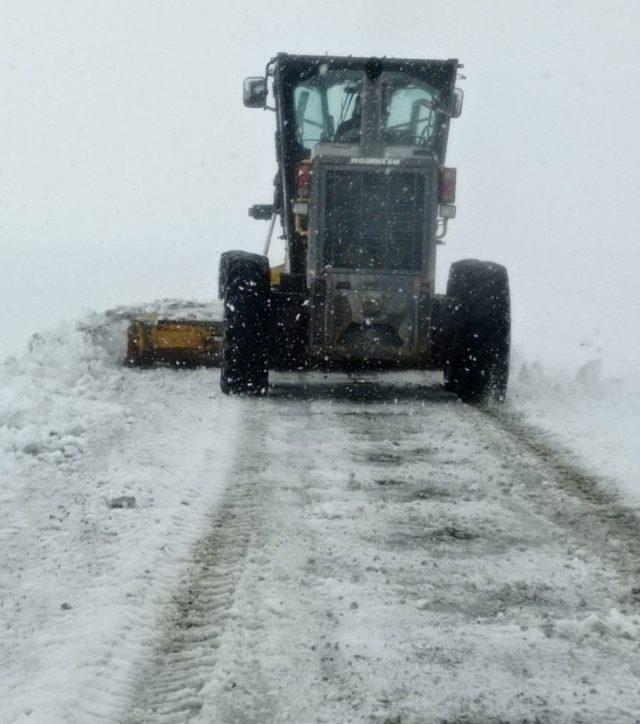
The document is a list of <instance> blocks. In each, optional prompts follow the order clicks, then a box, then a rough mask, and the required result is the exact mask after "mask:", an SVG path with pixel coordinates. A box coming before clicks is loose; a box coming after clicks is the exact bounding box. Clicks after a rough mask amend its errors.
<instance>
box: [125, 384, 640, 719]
mask: <svg viewBox="0 0 640 724" xmlns="http://www.w3.org/2000/svg"><path fill="white" fill-rule="evenodd" d="M405 379H406V378H405ZM303 380H304V378H300V379H299V380H296V381H293V380H292V378H291V377H288V378H282V382H281V383H280V384H278V383H276V386H275V388H274V391H273V393H274V394H273V396H272V398H271V399H269V400H265V401H259V402H257V403H256V402H255V401H253V402H246V403H244V402H243V403H239V404H241V405H242V408H243V409H242V412H241V415H242V418H243V419H242V422H241V429H240V430H239V437H238V443H239V444H238V446H237V449H236V450H235V453H234V462H233V467H232V468H231V470H230V474H229V480H228V487H227V495H226V497H225V499H224V501H223V503H222V505H221V507H219V508H218V509H217V510H216V511H215V512H214V513H213V514H212V516H211V522H210V525H209V529H208V531H207V532H206V533H205V535H204V537H203V538H202V539H201V540H200V542H199V543H198V545H197V546H196V547H195V549H194V553H193V556H192V560H191V563H190V565H189V566H188V567H187V569H186V570H185V571H184V573H183V575H182V578H181V581H180V584H179V585H178V586H177V589H176V590H177V591H178V594H177V597H176V601H175V603H174V604H172V605H170V606H169V607H168V609H167V611H166V612H165V616H164V624H163V626H162V627H161V629H160V631H159V636H158V640H157V641H156V643H155V645H154V647H153V653H152V654H150V655H149V656H148V657H147V658H145V659H143V661H142V662H141V669H140V673H139V677H140V678H139V679H136V681H137V682H138V683H137V685H136V693H135V695H134V697H133V706H132V708H131V710H130V713H129V716H128V717H127V718H126V721H131V722H178V721H180V722H182V721H194V722H203V723H204V722H246V721H277V722H279V721H291V722H312V721H322V722H347V721H358V722H359V721H381V722H382V721H394V722H395V721H402V722H404V721H443V720H444V721H474V722H475V721H493V720H495V721H523V720H528V721H532V720H538V721H567V720H575V721H636V720H637V718H638V712H639V711H640V708H639V707H640V694H639V692H638V687H637V677H638V673H639V667H638V641H639V639H640V617H639V616H638V613H639V607H638V600H637V598H636V596H635V595H634V592H633V590H632V589H634V587H635V585H637V583H638V576H637V574H638V569H637V564H638V554H639V553H640V541H639V540H638V536H637V533H638V529H637V526H636V525H635V523H629V521H628V520H627V518H626V517H625V516H624V512H623V511H621V510H618V509H616V508H615V506H611V505H608V504H607V503H606V502H605V501H604V500H602V499H599V498H598V497H597V495H595V494H594V492H593V490H591V489H590V488H589V486H588V484H587V485H586V489H585V490H581V489H580V487H579V485H578V486H577V485H576V483H579V479H578V473H577V472H576V471H575V469H571V468H568V467H566V466H565V465H564V464H563V463H562V462H561V461H559V460H556V459H554V458H553V456H551V455H550V454H547V455H544V456H542V455H540V454H536V453H535V451H534V450H535V446H536V442H535V440H533V441H532V445H527V444H524V445H523V444H522V442H521V441H520V440H519V439H518V438H519V436H520V435H521V434H522V430H519V431H518V432H519V435H518V436H516V435H514V433H513V429H512V430H505V425H506V426H507V427H509V425H510V426H511V428H513V422H512V421H511V422H507V423H504V422H501V421H500V420H498V421H496V420H495V419H494V418H492V417H490V416H488V415H487V414H483V413H480V412H477V411H475V410H473V409H470V408H468V407H466V406H463V405H460V404H458V403H457V402H455V401H453V400H452V399H451V398H450V397H448V396H446V395H444V394H443V393H442V392H441V390H440V387H439V386H438V385H437V384H435V383H434V384H433V385H432V386H429V387H422V388H420V387H418V388H416V386H415V382H416V381H415V380H413V381H412V382H413V384H412V382H408V383H406V382H404V381H403V382H402V383H400V382H397V383H396V384H393V383H389V382H388V381H386V380H385V381H384V382H382V381H379V380H369V381H367V382H361V383H357V384H354V383H353V382H349V381H347V380H342V381H341V382H338V383H337V384H336V381H335V379H334V380H332V381H331V382H329V381H325V380H322V378H315V379H314V380H312V381H311V383H310V384H309V385H308V386H307V382H308V380H304V381H303ZM416 392H417V396H418V401H417V402H416ZM563 470H564V472H565V475H564V476H563V475H562V471H563ZM570 470H572V472H569V471H570ZM635 593H636V594H638V593H640V591H639V590H636V591H635Z"/></svg>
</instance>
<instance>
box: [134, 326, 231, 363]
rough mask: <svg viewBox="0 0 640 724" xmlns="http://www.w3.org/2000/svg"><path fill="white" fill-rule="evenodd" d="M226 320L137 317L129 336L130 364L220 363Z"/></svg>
mask: <svg viewBox="0 0 640 724" xmlns="http://www.w3.org/2000/svg"><path fill="white" fill-rule="evenodd" d="M222 328H223V325H222V322H221V321H212V320H207V321H202V320H191V319H189V320H181V319H175V320H144V319H134V320H133V321H132V322H131V324H130V326H129V332H128V338H127V357H126V359H125V365H126V366H127V367H151V366H152V365H154V364H156V363H159V364H169V365H173V366H176V367H217V366H218V365H219V364H220V353H221V350H222Z"/></svg>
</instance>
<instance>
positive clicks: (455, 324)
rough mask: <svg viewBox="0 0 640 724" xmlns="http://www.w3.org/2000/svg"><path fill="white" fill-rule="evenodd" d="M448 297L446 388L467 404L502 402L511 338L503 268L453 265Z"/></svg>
mask: <svg viewBox="0 0 640 724" xmlns="http://www.w3.org/2000/svg"><path fill="white" fill-rule="evenodd" d="M447 297H448V300H449V314H448V315H447V316H448V317H449V324H448V326H449V330H448V334H447V337H448V340H447V343H446V352H445V354H444V355H443V357H444V359H443V367H444V378H445V387H446V388H447V389H448V390H450V391H451V392H454V393H455V394H456V395H458V397H460V399H462V400H464V401H465V402H481V401H483V400H493V401H499V402H502V401H503V400H504V398H505V395H506V392H507V382H508V379H509V350H510V338H511V305H510V297H509V278H508V275H507V270H506V269H505V267H503V266H501V265H500V264H494V263H493V262H486V261H479V260H477V259H464V260H463V261H458V262H455V263H453V264H452V265H451V269H450V271H449V281H448V283H447Z"/></svg>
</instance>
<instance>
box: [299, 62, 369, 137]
mask: <svg viewBox="0 0 640 724" xmlns="http://www.w3.org/2000/svg"><path fill="white" fill-rule="evenodd" d="M362 75H363V74H362V72H360V71H328V70H325V71H324V72H323V69H322V66H320V68H319V70H318V74H317V75H315V76H313V77H312V78H309V79H307V80H305V81H304V82H302V83H300V84H299V85H297V86H296V88H295V89H294V93H293V102H294V110H295V123H296V136H297V139H298V143H300V145H301V146H303V147H304V148H305V149H307V150H310V149H312V148H313V147H314V146H315V145H316V144H317V143H325V142H332V141H339V140H340V137H341V135H343V134H344V133H345V132H346V131H347V130H348V129H350V128H351V127H354V128H357V129H358V130H359V126H360V115H359V112H360V94H361V91H362Z"/></svg>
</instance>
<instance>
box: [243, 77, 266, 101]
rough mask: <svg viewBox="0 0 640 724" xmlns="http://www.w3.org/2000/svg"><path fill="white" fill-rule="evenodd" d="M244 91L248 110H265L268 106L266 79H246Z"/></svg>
mask: <svg viewBox="0 0 640 724" xmlns="http://www.w3.org/2000/svg"><path fill="white" fill-rule="evenodd" d="M242 91H243V93H242V95H243V100H244V104H245V106H247V108H264V107H265V106H266V105H267V79H266V78H245V79H244V86H243V88H242Z"/></svg>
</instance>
